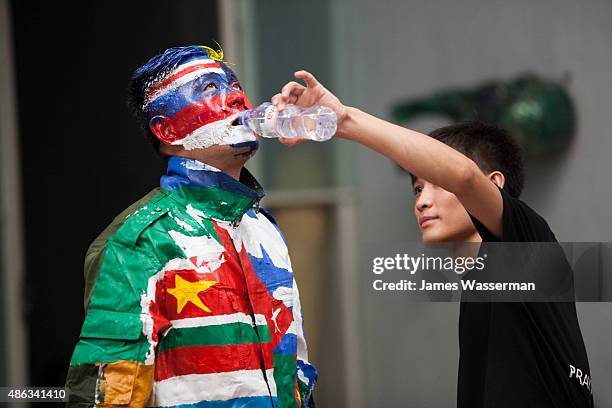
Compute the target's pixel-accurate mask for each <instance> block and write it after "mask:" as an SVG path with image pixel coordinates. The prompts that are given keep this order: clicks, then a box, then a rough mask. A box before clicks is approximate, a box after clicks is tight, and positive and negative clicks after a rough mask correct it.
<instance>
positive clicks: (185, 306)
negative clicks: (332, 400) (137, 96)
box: [66, 157, 317, 408]
mask: <svg viewBox="0 0 612 408" xmlns="http://www.w3.org/2000/svg"><path fill="white" fill-rule="evenodd" d="M262 197H263V190H262V189H261V187H260V186H259V184H258V183H257V181H256V180H255V179H254V178H253V177H252V176H251V175H250V173H249V172H248V171H247V170H246V169H243V171H242V174H241V179H240V182H238V181H236V180H235V179H233V178H231V177H230V176H228V175H227V174H225V173H223V172H221V171H219V170H217V169H215V168H213V167H210V166H207V165H205V164H202V163H200V162H197V161H195V160H191V159H185V158H178V157H171V158H170V160H169V163H168V172H167V174H166V175H165V176H163V177H162V179H161V188H157V189H155V190H153V191H152V192H151V193H149V194H148V195H147V196H145V197H143V198H142V199H141V200H140V201H139V202H137V203H135V204H134V205H132V206H131V207H130V208H128V209H127V210H126V211H124V213H122V214H120V215H119V216H118V217H117V218H116V219H115V220H114V221H113V223H112V224H111V225H110V226H109V227H107V228H106V230H105V231H104V232H103V233H102V234H101V235H100V236H99V237H98V238H97V239H96V240H95V241H94V242H93V243H92V245H91V246H90V248H89V250H88V253H87V255H86V260H85V281H86V290H85V308H86V311H87V313H86V317H85V322H84V323H83V327H82V329H81V333H80V338H79V341H78V343H77V345H76V348H75V350H74V353H73V355H72V359H71V361H70V367H69V371H68V377H67V380H66V387H67V389H68V394H69V402H68V406H83V407H85V406H87V407H91V406H94V405H95V406H113V404H116V405H120V404H124V405H125V406H130V407H131V406H164V407H167V406H172V407H178V406H180V407H215V408H216V407H247V406H248V407H271V406H273V407H306V406H308V401H309V398H310V394H311V390H312V388H313V385H314V383H315V381H316V376H317V374H316V370H315V368H314V367H313V366H312V365H311V364H309V362H308V357H307V349H306V342H305V340H304V336H303V331H302V315H301V311H300V300H299V294H298V289H297V286H296V283H295V280H294V278H293V273H292V270H291V263H290V260H289V256H288V251H287V246H286V243H285V241H284V238H283V236H282V234H281V232H280V230H279V229H278V227H277V226H276V224H275V223H274V221H273V220H272V218H271V217H270V216H269V215H268V214H267V213H266V212H265V211H263V210H260V209H259V200H260V199H261V198H262Z"/></svg>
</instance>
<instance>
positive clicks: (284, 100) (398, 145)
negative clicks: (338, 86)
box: [272, 71, 503, 236]
mask: <svg viewBox="0 0 612 408" xmlns="http://www.w3.org/2000/svg"><path fill="white" fill-rule="evenodd" d="M295 77H296V78H298V79H303V80H304V82H305V83H306V86H304V85H302V84H299V83H297V82H289V83H288V84H286V85H285V86H284V87H283V88H282V90H281V92H280V93H279V94H277V95H275V96H274V97H273V98H272V103H273V104H275V105H276V106H277V107H278V109H279V110H282V109H284V107H285V105H286V104H290V103H292V104H296V105H301V106H312V105H322V106H327V107H328V108H330V109H332V110H334V112H336V115H337V117H338V131H337V133H336V135H337V136H338V137H341V138H344V139H348V140H353V141H355V142H358V143H360V144H362V145H364V146H366V147H369V148H370V149H372V150H375V151H377V152H379V153H381V154H383V155H385V156H387V157H388V158H390V159H391V160H393V161H394V162H396V163H397V164H399V165H400V166H402V167H403V168H404V169H406V170H407V171H409V172H410V173H412V174H414V175H416V176H417V177H420V178H422V179H424V180H427V181H429V182H430V183H433V184H435V185H437V186H440V187H442V188H443V189H445V190H447V191H450V192H451V193H454V194H455V195H456V196H457V198H458V199H459V201H461V203H462V204H463V206H464V207H465V209H466V210H467V211H468V212H470V213H471V214H472V215H474V216H475V217H476V218H477V219H478V220H480V222H482V223H483V224H484V225H485V226H486V227H487V229H489V231H491V232H492V233H493V234H494V235H496V236H501V232H502V231H501V230H502V210H503V202H502V197H501V194H500V192H499V189H498V188H497V186H496V185H495V184H494V183H493V182H492V181H491V180H490V179H489V178H488V177H487V176H486V175H485V174H484V173H483V172H482V171H481V170H480V169H479V168H478V166H477V165H476V163H474V162H473V161H472V160H470V159H469V158H468V157H466V156H464V155H463V154H461V153H460V152H458V151H456V150H455V149H453V148H451V147H449V146H447V145H445V144H444V143H442V142H439V141H437V140H435V139H433V138H431V137H429V136H427V135H424V134H422V133H419V132H415V131H412V130H409V129H406V128H403V127H401V126H397V125H394V124H392V123H390V122H387V121H385V120H382V119H379V118H376V117H374V116H372V115H370V114H368V113H365V112H362V111H360V110H359V109H356V108H352V107H347V106H344V105H343V104H342V103H341V102H340V100H339V99H338V98H337V97H336V96H335V95H334V94H332V93H331V92H330V91H328V90H327V89H326V88H325V87H324V86H323V85H321V84H320V83H319V82H318V81H317V80H316V78H315V77H314V76H313V75H312V74H310V73H309V72H307V71H298V72H296V73H295Z"/></svg>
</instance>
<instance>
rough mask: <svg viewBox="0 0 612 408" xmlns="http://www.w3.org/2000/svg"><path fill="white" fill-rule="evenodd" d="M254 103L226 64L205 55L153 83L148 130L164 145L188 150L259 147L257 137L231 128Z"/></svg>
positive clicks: (148, 102) (146, 105) (147, 100)
mask: <svg viewBox="0 0 612 408" xmlns="http://www.w3.org/2000/svg"><path fill="white" fill-rule="evenodd" d="M251 107H252V105H251V103H250V102H249V100H248V99H247V97H246V96H245V95H244V93H243V91H242V88H241V86H240V83H239V82H238V78H236V76H235V74H234V73H233V72H232V71H231V70H230V69H229V68H227V66H226V65H225V64H224V63H222V62H218V61H215V60H213V59H211V58H207V57H203V56H201V55H198V56H194V58H193V59H190V60H187V61H183V62H182V63H181V64H180V65H178V66H177V67H176V68H174V69H173V70H172V71H171V72H169V73H168V74H166V75H164V77H163V78H162V79H160V80H158V81H155V82H154V83H153V84H151V85H150V86H149V87H148V89H147V92H146V95H145V103H144V106H143V109H144V111H145V112H147V113H149V115H150V117H151V119H150V121H149V126H150V128H151V130H152V131H153V133H155V135H156V136H157V137H158V138H159V139H160V140H161V141H162V142H164V143H166V144H173V145H182V146H183V147H184V148H185V149H186V150H192V149H204V148H208V147H211V146H214V145H230V146H232V147H235V148H237V149H238V148H244V147H245V146H246V147H251V150H250V152H249V155H250V154H251V153H252V152H253V151H254V150H255V149H257V145H258V140H257V137H256V135H255V134H254V133H253V132H251V131H249V130H247V129H246V128H245V127H243V126H232V122H233V121H234V120H235V119H236V117H237V116H238V114H239V113H240V112H242V111H244V110H246V109H251Z"/></svg>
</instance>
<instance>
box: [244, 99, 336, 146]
mask: <svg viewBox="0 0 612 408" xmlns="http://www.w3.org/2000/svg"><path fill="white" fill-rule="evenodd" d="M238 123H239V124H242V125H243V126H246V127H247V128H249V129H251V130H252V131H253V132H255V133H257V134H258V135H259V136H261V137H286V138H291V139H309V140H314V141H317V142H323V141H326V140H329V139H331V138H332V136H333V135H334V134H335V133H336V113H335V112H334V111H332V110H331V109H329V108H326V107H324V106H310V107H307V108H304V107H301V106H297V105H287V106H286V107H285V109H284V110H283V111H282V112H279V111H278V110H277V109H276V106H274V105H272V104H271V103H269V102H266V103H263V104H261V105H259V106H258V107H257V108H255V109H251V110H247V111H244V112H241V113H240V116H239V118H238Z"/></svg>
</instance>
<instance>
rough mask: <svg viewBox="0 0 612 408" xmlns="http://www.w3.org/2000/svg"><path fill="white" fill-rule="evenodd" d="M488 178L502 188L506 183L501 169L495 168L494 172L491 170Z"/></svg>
mask: <svg viewBox="0 0 612 408" xmlns="http://www.w3.org/2000/svg"><path fill="white" fill-rule="evenodd" d="M489 179H491V181H492V182H493V183H494V184H495V185H496V186H498V187H499V188H504V185H505V184H506V177H505V176H504V173H502V172H501V171H497V170H495V171H494V172H491V173H490V174H489Z"/></svg>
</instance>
